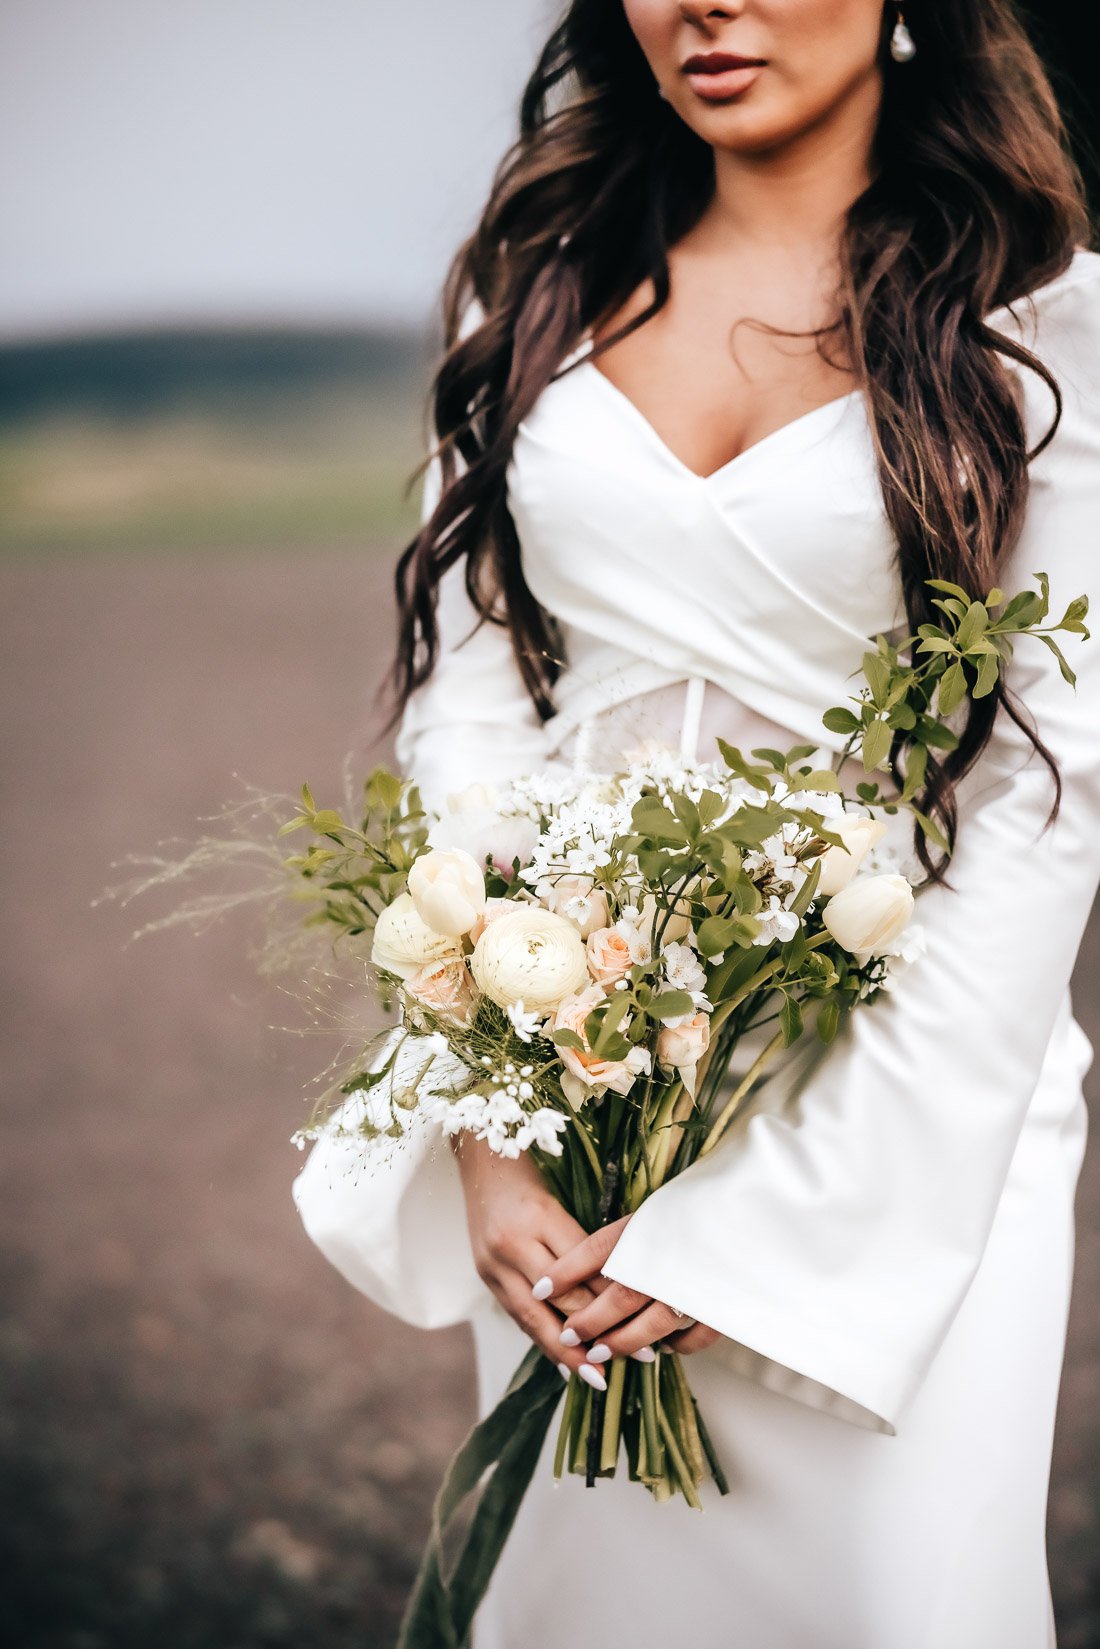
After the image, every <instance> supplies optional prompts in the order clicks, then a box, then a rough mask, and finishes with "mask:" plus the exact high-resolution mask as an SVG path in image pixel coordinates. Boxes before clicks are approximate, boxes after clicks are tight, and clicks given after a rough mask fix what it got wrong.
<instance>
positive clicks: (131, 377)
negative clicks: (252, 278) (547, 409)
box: [0, 327, 430, 423]
mask: <svg viewBox="0 0 1100 1649" xmlns="http://www.w3.org/2000/svg"><path fill="white" fill-rule="evenodd" d="M429 362H430V349H429V341H428V340H427V339H426V338H425V337H424V335H423V334H421V333H418V332H411V331H410V332H375V331H369V330H352V329H348V330H340V331H331V330H327V329H320V328H318V329H310V328H280V327H244V328H242V327H222V328H217V327H211V328H190V327H189V328H171V329H162V330H159V329H158V330H152V329H150V330H136V331H132V332H120V333H104V334H98V335H91V336H85V337H73V338H61V339H51V340H48V341H44V342H36V343H21V342H20V343H7V344H0V420H2V421H4V422H6V423H11V422H12V421H19V420H22V419H25V418H27V417H28V416H29V417H35V416H40V415H51V414H56V413H59V412H64V413H66V414H69V413H76V414H80V415H89V414H90V415H95V414H104V413H106V414H108V415H111V416H115V417H119V416H121V417H126V416H134V417H145V416H148V415H150V414H156V413H161V412H164V411H166V410H169V409H178V408H180V407H184V406H191V407H205V408H211V409H216V410H217V411H218V413H219V414H221V415H223V416H224V415H226V414H231V413H232V412H233V410H234V407H239V410H240V411H241V412H242V413H243V414H245V415H250V414H251V413H253V412H254V411H255V408H256V406H257V404H259V403H263V402H267V401H269V400H270V399H271V398H272V397H273V396H278V395H291V396H294V397H298V396H301V395H310V396H312V395H314V394H316V393H317V392H321V393H324V394H333V393H340V392H344V391H350V392H351V393H352V394H355V393H366V392H370V393H372V394H377V393H378V392H379V391H380V390H384V389H385V388H386V387H388V386H396V385H398V384H402V385H409V384H413V383H417V382H421V383H423V382H425V381H426V378H427V374H428V371H429Z"/></svg>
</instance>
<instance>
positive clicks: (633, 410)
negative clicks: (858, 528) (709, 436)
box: [566, 338, 863, 486]
mask: <svg viewBox="0 0 1100 1649" xmlns="http://www.w3.org/2000/svg"><path fill="white" fill-rule="evenodd" d="M591 351H592V340H591V338H588V339H586V340H585V341H584V343H583V344H582V345H581V346H580V348H579V349H578V350H576V351H574V353H573V356H572V358H571V360H572V362H573V363H575V365H574V370H575V371H577V372H582V371H587V372H588V373H589V374H590V375H591V376H594V377H595V378H598V379H599V381H600V382H601V383H602V384H604V385H605V386H606V388H607V389H608V391H609V392H610V394H611V395H612V397H613V398H614V399H615V400H616V401H618V402H619V403H620V404H621V405H622V406H623V407H624V408H625V409H626V411H627V412H628V413H629V414H630V416H632V417H633V418H634V420H635V421H636V423H638V424H639V425H640V426H641V428H642V429H643V431H645V432H646V433H647V435H648V436H649V438H650V440H651V441H652V442H653V444H654V445H655V446H656V447H658V448H659V449H660V451H661V452H662V453H663V454H664V456H665V457H666V458H667V459H668V460H669V461H670V462H671V463H672V464H674V465H675V467H676V468H677V469H678V470H679V471H680V472H681V474H683V475H685V476H688V477H689V478H690V479H691V480H692V481H695V482H697V483H698V484H699V485H700V486H706V485H708V484H709V483H710V482H712V481H717V480H719V479H720V478H721V477H722V476H724V475H728V474H730V473H731V471H733V470H735V469H737V468H738V467H739V466H740V465H741V464H743V463H746V462H747V461H748V460H749V459H750V458H754V457H755V455H756V454H757V453H759V452H762V451H764V450H765V449H767V448H769V447H770V446H772V445H773V443H778V442H780V441H781V440H782V438H783V437H786V436H789V435H791V434H792V433H794V432H797V431H799V430H801V429H803V428H804V427H805V426H806V425H807V424H809V423H811V422H814V421H816V420H817V419H818V418H820V417H821V416H822V414H823V413H826V412H835V411H836V410H837V409H838V408H840V407H843V406H845V405H847V403H848V402H849V401H854V400H857V399H859V398H860V397H861V396H862V394H863V391H862V390H861V389H850V390H847V391H846V392H845V394H843V395H834V396H833V398H832V400H831V401H822V402H821V404H820V405H819V406H816V407H810V409H809V411H807V412H802V413H799V415H798V417H797V418H790V419H788V421H787V422H786V423H785V424H780V425H779V427H778V428H777V429H773V430H769V432H768V434H767V435H762V436H761V437H760V439H759V440H757V441H751V442H750V443H749V445H748V446H747V447H742V448H741V451H740V452H736V453H734V455H733V457H732V458H729V459H727V461H726V462H725V463H724V464H719V466H718V468H717V469H714V470H709V471H708V472H707V474H705V475H703V474H701V473H700V471H699V470H696V469H692V467H691V465H690V464H688V463H686V462H685V461H684V459H682V458H681V457H680V456H679V454H678V453H676V452H674V451H673V449H672V448H671V447H670V446H669V444H668V442H667V441H666V440H665V438H664V436H663V435H662V434H661V433H660V431H659V430H658V429H657V427H656V425H655V424H653V423H652V422H651V421H650V419H649V418H647V417H646V415H645V413H644V412H643V411H642V409H641V407H640V406H638V404H637V402H636V401H632V400H631V398H630V396H629V395H628V394H627V393H626V391H625V390H622V389H620V388H619V386H618V384H616V383H613V382H612V380H611V379H610V378H609V377H608V376H607V374H606V372H601V370H600V368H599V367H598V366H597V365H596V363H595V361H594V360H593V359H592V354H591ZM566 364H567V365H568V364H570V363H569V362H567V363H566Z"/></svg>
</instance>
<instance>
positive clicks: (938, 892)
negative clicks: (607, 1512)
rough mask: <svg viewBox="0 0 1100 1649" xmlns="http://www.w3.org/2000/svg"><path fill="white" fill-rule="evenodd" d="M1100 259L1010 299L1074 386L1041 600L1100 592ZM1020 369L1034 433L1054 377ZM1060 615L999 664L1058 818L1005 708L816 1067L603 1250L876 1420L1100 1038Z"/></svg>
mask: <svg viewBox="0 0 1100 1649" xmlns="http://www.w3.org/2000/svg"><path fill="white" fill-rule="evenodd" d="M1098 261H1100V260H1096V259H1091V260H1085V270H1084V278H1082V279H1078V280H1070V281H1067V282H1066V283H1064V284H1063V285H1062V286H1061V287H1060V288H1058V289H1054V290H1052V291H1051V292H1050V293H1049V294H1047V295H1037V312H1038V313H1037V318H1036V319H1035V320H1034V321H1032V320H1029V319H1028V316H1027V306H1026V305H1023V306H1021V310H1020V321H1021V332H1020V334H1019V335H1020V336H1022V337H1023V338H1024V341H1025V342H1029V343H1030V344H1031V346H1032V347H1033V348H1034V349H1035V350H1036V352H1037V353H1038V354H1039V355H1040V356H1041V358H1043V359H1044V360H1045V361H1046V363H1047V364H1048V365H1049V366H1050V367H1051V368H1052V370H1053V371H1054V373H1055V376H1056V378H1057V379H1058V381H1059V383H1060V385H1061V388H1062V391H1063V395H1064V398H1065V410H1064V414H1063V421H1062V424H1061V426H1060V428H1059V430H1058V432H1057V434H1056V436H1055V438H1054V440H1053V442H1052V443H1051V444H1050V446H1048V448H1047V449H1046V450H1045V452H1043V453H1041V454H1040V455H1039V456H1038V457H1037V458H1036V459H1035V460H1033V463H1032V481H1031V491H1030V496H1029V502H1028V507H1027V513H1026V522H1025V526H1024V529H1023V533H1022V537H1021V538H1020V540H1019V542H1018V545H1017V547H1016V549H1015V551H1014V553H1013V555H1012V557H1011V566H1009V567H1006V568H1005V569H1004V574H1003V576H1002V577H1001V578H1000V579H999V582H1000V583H1001V584H1002V586H1003V587H1004V588H1005V589H1006V590H1007V591H1008V592H1009V593H1014V592H1015V591H1016V590H1017V589H1021V588H1024V587H1028V588H1034V584H1033V575H1034V574H1035V573H1037V572H1047V573H1049V575H1050V590H1051V616H1052V619H1053V620H1054V621H1056V620H1057V619H1058V618H1059V617H1060V616H1061V613H1062V611H1063V610H1064V608H1065V605H1066V604H1067V603H1068V602H1069V601H1070V600H1071V599H1072V598H1073V597H1075V596H1077V595H1078V594H1080V593H1085V594H1088V595H1090V596H1091V597H1092V600H1093V606H1094V608H1095V605H1096V598H1097V596H1098V595H1100V278H1098V277H1097V267H1096V266H1097V263H1098ZM1033 325H1035V326H1037V333H1036V332H1035V331H1030V330H1029V328H1031V327H1032V326H1033ZM1001 329H1002V330H1008V327H1002V328H1001ZM1019 370H1020V375H1021V383H1022V388H1023V393H1024V397H1025V407H1024V410H1025V418H1026V422H1027V427H1028V431H1029V436H1030V438H1031V440H1032V441H1033V442H1034V441H1035V440H1036V438H1037V437H1038V435H1039V434H1040V433H1042V432H1043V431H1045V430H1046V428H1047V427H1048V425H1049V422H1050V413H1051V412H1052V410H1053V399H1052V397H1051V395H1050V392H1049V390H1047V389H1046V388H1045V386H1043V385H1042V384H1041V383H1040V382H1039V380H1038V379H1037V377H1036V375H1035V374H1033V373H1030V372H1028V371H1026V369H1019ZM1059 639H1060V640H1062V641H1063V642H1064V645H1065V650H1066V652H1067V656H1068V658H1069V660H1070V662H1071V664H1072V666H1073V668H1074V670H1075V671H1076V674H1077V686H1076V690H1074V689H1073V688H1071V687H1070V686H1069V685H1068V684H1067V683H1066V682H1065V681H1063V680H1062V678H1061V676H1060V674H1059V671H1058V667H1057V663H1056V660H1055V659H1054V658H1053V657H1052V655H1051V654H1050V652H1049V651H1048V650H1047V649H1046V647H1044V646H1043V645H1042V644H1041V643H1040V642H1039V641H1037V640H1036V639H1034V638H1031V637H1024V638H1022V639H1021V640H1020V641H1018V642H1017V644H1016V649H1015V656H1014V658H1013V660H1012V663H1011V666H1010V670H1009V677H1008V681H1009V685H1010V687H1011V690H1012V691H1013V693H1014V694H1015V695H1016V697H1017V700H1018V701H1022V704H1023V706H1024V707H1025V709H1026V711H1027V712H1028V713H1030V715H1031V717H1032V718H1033V720H1034V722H1035V724H1036V726H1037V728H1038V732H1039V734H1040V735H1041V737H1042V739H1043V740H1044V742H1045V744H1046V745H1047V747H1048V748H1049V750H1050V751H1051V753H1052V754H1053V756H1054V757H1055V759H1056V760H1057V763H1058V766H1059V769H1060V772H1061V778H1062V786H1063V790H1062V804H1061V811H1060V814H1059V816H1058V819H1057V821H1056V823H1055V824H1054V825H1053V826H1052V827H1051V828H1050V829H1049V830H1048V831H1047V832H1046V833H1045V834H1044V833H1043V825H1044V821H1045V819H1046V816H1047V813H1048V810H1049V808H1050V804H1051V801H1052V795H1053V792H1052V785H1051V781H1050V778H1049V775H1048V771H1047V769H1046V767H1045V765H1044V764H1043V763H1042V761H1041V760H1040V759H1039V758H1038V757H1037V756H1036V755H1035V754H1034V753H1033V751H1032V749H1031V747H1030V745H1029V744H1028V743H1027V741H1026V739H1025V738H1024V737H1023V735H1022V734H1020V733H1019V731H1018V730H1017V729H1016V728H1015V727H1014V726H1013V725H1012V723H1011V722H1010V721H1009V719H1008V718H1007V717H1006V716H1005V715H1004V714H1003V713H1002V714H1000V715H999V716H998V718H997V723H996V726H995V730H994V733H993V737H992V739H991V742H990V744H989V745H988V747H987V748H986V750H985V751H984V752H983V754H982V756H981V758H980V760H979V763H978V765H977V767H976V769H975V770H974V771H973V772H972V773H971V774H970V775H969V776H968V779H967V781H966V782H965V783H964V785H963V786H961V787H960V821H961V823H960V830H959V840H958V847H957V850H956V852H955V854H954V856H953V858H952V859H951V861H950V864H949V867H948V876H949V880H950V883H951V884H952V885H951V886H950V887H946V886H930V887H928V888H927V889H925V890H924V891H923V892H921V893H920V894H919V895H918V900H917V910H916V919H917V921H918V922H919V923H920V924H921V926H922V927H923V928H924V930H925V935H926V938H927V951H926V954H925V955H924V957H923V958H922V959H921V960H920V961H918V962H916V963H914V964H912V965H911V966H910V967H909V968H908V969H907V970H906V971H905V972H904V973H903V974H902V975H901V976H900V978H899V979H898V981H897V985H896V989H895V990H894V991H893V992H891V993H890V994H889V995H886V996H882V997H880V998H879V999H878V1000H877V1001H876V1002H874V1003H872V1004H868V1005H866V1006H864V1007H862V1008H861V1009H859V1010H858V1011H856V1012H855V1013H853V1014H852V1015H851V1016H850V1017H849V1019H848V1020H847V1022H846V1024H845V1025H844V1026H843V1028H842V1032H841V1035H840V1036H839V1037H838V1039H837V1041H836V1042H835V1043H834V1044H833V1045H832V1047H831V1048H830V1049H828V1050H827V1051H825V1052H824V1053H823V1054H821V1055H820V1057H815V1058H813V1059H812V1060H811V1062H810V1067H809V1070H808V1073H807V1071H806V1069H805V1068H803V1069H802V1071H801V1074H800V1075H799V1073H798V1061H797V1059H795V1060H794V1061H793V1063H792V1066H791V1070H792V1071H794V1072H795V1075H794V1076H793V1077H792V1078H790V1079H789V1080H787V1081H786V1082H784V1072H783V1070H780V1071H779V1073H778V1075H777V1076H776V1078H775V1079H774V1083H773V1084H765V1092H766V1091H767V1089H768V1087H769V1086H770V1087H772V1090H773V1095H774V1096H775V1097H773V1099H772V1101H771V1102H770V1103H769V1101H768V1100H767V1099H764V1101H763V1104H762V1106H761V1108H760V1109H759V1110H756V1111H754V1113H753V1114H750V1115H749V1116H748V1118H747V1120H744V1121H743V1122H742V1123H741V1124H737V1125H735V1127H734V1128H732V1129H731V1130H730V1132H729V1133H728V1135H727V1136H726V1137H725V1138H724V1139H723V1141H722V1142H721V1144H720V1145H719V1146H718V1147H717V1148H716V1149H715V1150H714V1151H713V1152H712V1153H710V1154H709V1155H708V1156H707V1157H704V1158H703V1159H701V1160H700V1161H697V1162H696V1163H694V1164H693V1165H692V1166H691V1167H690V1168H688V1169H687V1170H686V1171H685V1172H684V1173H682V1174H681V1175H679V1176H678V1177H676V1178H675V1179H674V1180H672V1181H670V1182H668V1183H667V1184H666V1185H664V1186H663V1187H662V1188H661V1189H659V1190H658V1191H657V1192H656V1193H655V1194H654V1195H653V1196H651V1197H650V1198H649V1199H648V1200H647V1201H646V1202H645V1203H644V1204H643V1206H642V1207H641V1209H640V1210H639V1211H638V1212H637V1213H636V1214H635V1215H634V1217H633V1218H632V1220H631V1221H630V1222H629V1224H628V1225H627V1226H626V1228H625V1229H624V1231H623V1234H622V1236H621V1237H620V1238H619V1241H618V1243H617V1244H616V1246H615V1248H614V1249H613V1251H612V1253H611V1255H610V1257H609V1259H608V1261H607V1263H606V1265H605V1266H604V1268H603V1272H604V1275H605V1276H608V1277H610V1278H613V1279H616V1280H617V1281H619V1282H621V1283H625V1284H627V1285H629V1286H630V1287H631V1288H634V1289H638V1290H640V1291H641V1292H643V1293H645V1294H647V1295H650V1296H653V1297H654V1298H657V1299H660V1300H663V1301H665V1302H667V1303H668V1304H670V1305H672V1306H674V1307H676V1308H678V1309H679V1310H681V1311H683V1312H685V1313H687V1314H688V1315H690V1316H692V1317H694V1318H697V1319H698V1320H699V1321H701V1322H703V1323H706V1324H709V1325H710V1326H711V1327H712V1328H715V1329H717V1330H718V1331H719V1332H720V1333H721V1334H722V1335H723V1336H725V1337H727V1339H728V1340H729V1341H731V1342H733V1343H734V1349H735V1351H736V1352H737V1353H738V1354H739V1355H740V1364H739V1366H740V1370H741V1372H743V1373H744V1374H746V1375H747V1376H748V1377H749V1378H750V1379H753V1380H756V1381H758V1382H760V1383H762V1384H764V1385H766V1386H770V1387H772V1388H773V1389H776V1390H779V1391H783V1392H785V1393H787V1394H788V1395H790V1396H792V1397H794V1398H795V1399H796V1400H799V1401H802V1402H805V1403H808V1404H810V1405H812V1406H814V1407H819V1408H825V1409H829V1410H831V1411H832V1412H834V1413H836V1414H837V1415H839V1416H841V1417H843V1418H845V1419H847V1420H849V1421H852V1422H854V1423H856V1424H859V1425H863V1426H867V1427H869V1428H871V1429H874V1430H878V1431H881V1432H886V1433H891V1434H892V1433H895V1432H896V1431H897V1430H898V1428H899V1427H900V1426H901V1425H902V1424H904V1420H903V1416H904V1413H905V1410H906V1408H907V1405H908V1404H909V1403H910V1401H911V1400H912V1399H913V1397H914V1395H915V1393H916V1392H917V1391H918V1389H919V1388H920V1386H921V1384H922V1382H923V1380H924V1379H925V1377H926V1375H927V1373H928V1371H929V1369H930V1367H931V1365H932V1362H933V1359H934V1358H935V1356H936V1353H937V1350H938V1348H939V1347H940V1346H941V1344H942V1342H943V1340H944V1337H945V1335H946V1334H947V1331H948V1329H949V1328H950V1326H951V1324H952V1322H953V1320H954V1319H955V1317H956V1314H957V1313H958V1311H959V1309H960V1306H961V1304H962V1302H963V1300H964V1298H965V1296H966V1295H967V1292H968V1289H969V1288H970V1286H971V1283H972V1282H973V1279H974V1277H975V1274H976V1272H977V1270H978V1267H979V1264H980V1262H981V1260H982V1257H983V1253H984V1252H985V1249H986V1245H987V1241H988V1239H989V1235H990V1231H991V1227H992V1225H993V1221H994V1217H995V1215H996V1213H997V1210H998V1204H999V1201H1000V1198H1001V1196H1002V1192H1003V1190H1004V1187H1005V1184H1006V1180H1007V1178H1008V1175H1009V1168H1010V1164H1011V1162H1012V1158H1013V1154H1014V1151H1015V1150H1016V1147H1017V1144H1018V1142H1019V1140H1020V1136H1021V1132H1022V1130H1023V1129H1024V1128H1025V1127H1026V1126H1027V1117H1028V1111H1029V1105H1030V1104H1031V1102H1032V1099H1033V1096H1034V1095H1035V1094H1036V1092H1037V1089H1038V1088H1039V1086H1040V1083H1041V1081H1045V1082H1048V1083H1049V1082H1053V1083H1054V1084H1055V1092H1062V1093H1065V1092H1066V1091H1068V1093H1069V1095H1070V1097H1072V1095H1073V1093H1074V1092H1075V1091H1076V1093H1077V1098H1078V1103H1079V1100H1080V1078H1081V1076H1082V1075H1083V1073H1084V1070H1085V1069H1087V1067H1088V1063H1089V1059H1090V1055H1091V1050H1090V1049H1089V1048H1088V1045H1087V1041H1086V1039H1085V1037H1084V1035H1083V1033H1082V1032H1081V1031H1080V1028H1079V1027H1078V1026H1077V1025H1076V1023H1075V1022H1074V1021H1073V1020H1072V1018H1071V1016H1070V1008H1069V1001H1068V987H1069V980H1070V974H1071V970H1072V969H1073V965H1074V960H1075V958H1076V955H1077V951H1078V947H1079V944H1080V941H1081V937H1082V932H1083V929H1084V925H1085V922H1086V919H1087V917H1088V914H1089V910H1090V907H1091V905H1092V903H1093V899H1094V896H1095V893H1096V889H1097V883H1098V880H1100V826H1098V821H1100V637H1093V638H1091V639H1089V640H1087V641H1082V640H1081V638H1079V637H1076V636H1067V637H1064V638H1059ZM792 1053H793V1055H796V1056H797V1055H798V1054H799V1049H798V1048H797V1047H796V1048H795V1049H794V1050H792ZM1058 1084H1062V1085H1063V1086H1062V1088H1061V1089H1059V1087H1058ZM1048 1091H1049V1089H1048Z"/></svg>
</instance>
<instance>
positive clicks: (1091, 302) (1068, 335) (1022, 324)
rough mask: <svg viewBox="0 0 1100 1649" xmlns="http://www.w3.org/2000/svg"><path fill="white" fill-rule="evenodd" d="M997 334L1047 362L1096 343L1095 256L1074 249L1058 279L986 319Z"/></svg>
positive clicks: (1098, 258)
mask: <svg viewBox="0 0 1100 1649" xmlns="http://www.w3.org/2000/svg"><path fill="white" fill-rule="evenodd" d="M986 319H987V321H988V322H989V324H990V325H991V326H992V327H993V328H994V330H995V331H997V332H1002V333H1004V334H1006V335H1008V336H1011V337H1013V338H1015V339H1017V340H1018V341H1019V342H1020V343H1023V344H1024V345H1025V346H1026V347H1027V348H1028V349H1032V350H1034V351H1035V353H1036V354H1037V355H1039V356H1040V357H1041V358H1042V359H1044V360H1045V359H1046V353H1047V351H1054V352H1055V353H1059V352H1060V348H1061V349H1062V350H1064V349H1065V347H1067V346H1069V347H1071V348H1072V347H1073V345H1074V344H1075V343H1076V344H1077V345H1078V346H1081V345H1083V344H1085V343H1086V342H1087V341H1088V340H1091V341H1092V343H1093V347H1094V348H1095V347H1096V345H1097V343H1098V342H1100V252H1092V251H1089V249H1088V248H1087V247H1084V246H1079V247H1078V248H1077V250H1076V251H1075V252H1074V254H1073V257H1072V258H1071V259H1070V262H1069V263H1068V264H1067V265H1066V268H1065V269H1063V271H1062V273H1061V274H1060V275H1055V276H1054V278H1053V279H1052V280H1049V281H1044V282H1043V284H1042V285H1041V286H1036V287H1034V288H1033V289H1032V290H1031V291H1030V292H1028V293H1025V294H1024V296H1023V297H1020V298H1016V299H1014V300H1013V302H1012V303H1010V304H1000V305H999V306H998V307H997V308H996V309H993V310H991V311H990V313H989V314H988V315H987V316H986Z"/></svg>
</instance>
